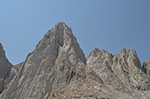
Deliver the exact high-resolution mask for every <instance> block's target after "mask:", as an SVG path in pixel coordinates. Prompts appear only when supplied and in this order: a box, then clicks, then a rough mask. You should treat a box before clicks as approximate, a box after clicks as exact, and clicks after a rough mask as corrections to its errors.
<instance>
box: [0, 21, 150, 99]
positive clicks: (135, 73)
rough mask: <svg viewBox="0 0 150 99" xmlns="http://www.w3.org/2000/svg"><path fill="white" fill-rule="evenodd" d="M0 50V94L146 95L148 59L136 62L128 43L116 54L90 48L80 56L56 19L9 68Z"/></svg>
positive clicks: (59, 98)
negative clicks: (24, 55) (31, 47)
mask: <svg viewBox="0 0 150 99" xmlns="http://www.w3.org/2000/svg"><path fill="white" fill-rule="evenodd" d="M1 53H3V54H1ZM0 55H1V56H0V59H1V57H3V60H0V70H1V72H0V77H2V78H3V79H5V80H4V81H3V82H2V83H1V81H0V88H1V86H2V85H3V84H4V83H6V84H5V86H6V87H5V88H4V87H3V88H1V89H2V90H1V92H2V93H1V94H0V99H103V98H104V99H105V98H106V99H149V98H150V95H149V94H150V77H149V67H150V66H149V65H150V62H149V61H147V62H144V63H143V66H141V63H140V61H139V59H138V56H137V54H136V51H135V50H133V49H131V50H126V49H122V50H121V51H120V52H119V53H118V55H117V56H115V55H112V54H111V53H109V52H107V51H105V50H99V49H94V50H93V51H92V53H91V54H90V56H88V57H87V58H85V56H84V53H83V52H82V50H81V48H80V46H79V44H78V43H77V40H76V38H75V37H74V36H73V33H72V31H71V29H70V28H69V27H68V26H67V25H66V24H64V23H62V22H60V23H58V24H56V25H55V27H54V28H52V29H51V30H49V31H48V32H47V33H46V34H45V35H44V37H43V39H42V40H41V41H40V42H39V43H38V44H37V46H36V48H35V50H34V51H33V52H32V53H30V54H29V55H28V56H27V58H26V60H25V61H24V62H23V63H20V64H18V65H17V66H14V67H12V68H11V64H10V63H9V62H8V60H7V59H6V58H5V55H4V51H3V50H2V51H1V50H0ZM1 64H2V65H1ZM3 89H4V90H3Z"/></svg>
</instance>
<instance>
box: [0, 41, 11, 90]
mask: <svg viewBox="0 0 150 99" xmlns="http://www.w3.org/2000/svg"><path fill="white" fill-rule="evenodd" d="M11 67H12V64H11V63H10V62H9V61H8V60H7V58H6V56H5V51H4V49H3V46H2V44H1V43H0V93H1V92H2V91H3V90H4V87H5V79H6V78H7V77H8V76H9V72H10V70H11Z"/></svg>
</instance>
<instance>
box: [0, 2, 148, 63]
mask: <svg viewBox="0 0 150 99" xmlns="http://www.w3.org/2000/svg"><path fill="white" fill-rule="evenodd" d="M60 21H63V22H65V23H66V24H67V25H69V26H70V27H71V28H72V30H73V33H74V35H75V36H76V37H77V39H78V41H79V43H80V46H81V48H82V49H83V51H84V53H85V55H86V56H88V55H89V54H90V52H91V51H92V50H93V49H94V48H99V49H105V50H107V51H109V52H111V53H113V54H117V53H118V52H119V51H120V50H121V49H122V48H127V49H130V48H131V49H135V50H136V51H137V53H138V56H139V58H140V60H141V61H145V60H149V59H150V0H0V42H1V43H2V44H3V46H4V49H5V51H6V55H7V57H8V59H9V60H10V61H11V62H12V63H13V64H17V63H20V62H22V61H24V60H25V57H26V56H27V54H28V53H29V52H31V51H32V50H33V49H34V48H35V45H36V44H37V43H38V41H39V40H40V39H41V38H42V37H43V35H44V34H45V33H46V32H47V31H48V30H49V29H51V28H52V27H53V26H54V25H55V24H56V23H58V22H60ZM49 25H50V26H49Z"/></svg>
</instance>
